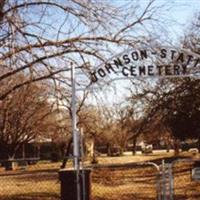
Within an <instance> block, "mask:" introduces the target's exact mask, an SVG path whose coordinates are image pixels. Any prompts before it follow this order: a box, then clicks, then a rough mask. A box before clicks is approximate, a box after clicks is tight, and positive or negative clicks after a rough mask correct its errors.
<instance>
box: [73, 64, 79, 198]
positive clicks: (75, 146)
mask: <svg viewBox="0 0 200 200" xmlns="http://www.w3.org/2000/svg"><path fill="white" fill-rule="evenodd" d="M75 73H76V72H75V67H74V65H73V64H71V78H72V102H71V104H72V105H71V109H72V134H73V158H74V159H73V161H74V170H75V171H76V184H77V200H80V178H79V170H80V169H79V168H80V165H79V137H78V130H77V116H76V76H75Z"/></svg>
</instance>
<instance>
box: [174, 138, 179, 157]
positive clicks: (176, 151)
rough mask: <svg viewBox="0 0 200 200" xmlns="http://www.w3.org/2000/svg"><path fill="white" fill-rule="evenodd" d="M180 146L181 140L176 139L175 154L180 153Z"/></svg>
mask: <svg viewBox="0 0 200 200" xmlns="http://www.w3.org/2000/svg"><path fill="white" fill-rule="evenodd" d="M179 148H180V142H179V140H177V139H176V140H175V141H174V155H175V156H178V155H179V153H180V152H179Z"/></svg>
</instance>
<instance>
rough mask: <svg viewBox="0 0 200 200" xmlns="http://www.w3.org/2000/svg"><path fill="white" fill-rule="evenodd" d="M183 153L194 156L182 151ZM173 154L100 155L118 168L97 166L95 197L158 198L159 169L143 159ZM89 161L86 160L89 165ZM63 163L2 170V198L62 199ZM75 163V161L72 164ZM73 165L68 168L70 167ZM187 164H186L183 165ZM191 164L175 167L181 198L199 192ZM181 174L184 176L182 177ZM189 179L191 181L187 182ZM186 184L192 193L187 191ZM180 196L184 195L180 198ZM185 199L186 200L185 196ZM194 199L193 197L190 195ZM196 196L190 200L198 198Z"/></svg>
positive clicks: (113, 199) (102, 161) (101, 199)
mask: <svg viewBox="0 0 200 200" xmlns="http://www.w3.org/2000/svg"><path fill="white" fill-rule="evenodd" d="M182 156H192V155H191V154H190V155H189V154H182ZM172 157H173V153H172V152H170V153H164V152H154V154H149V155H136V156H132V155H130V154H128V153H127V154H126V155H125V156H122V157H99V158H98V160H99V163H100V164H113V163H115V164H117V167H116V168H114V169H113V168H105V167H104V168H102V167H101V168H95V169H94V170H93V172H92V200H118V199H120V200H129V199H133V200H134V199H137V200H153V199H156V197H157V192H156V190H157V187H158V186H159V185H158V182H157V178H158V177H157V174H158V173H157V170H156V168H155V167H153V166H149V165H146V166H140V165H138V166H137V164H135V165H134V164H133V165H132V166H130V165H127V166H126V165H125V166H122V165H124V164H126V163H138V162H143V161H153V162H156V163H158V162H160V161H161V160H162V159H163V158H167V159H171V158H172ZM87 164H88V163H87V162H86V164H85V165H87ZM60 165H61V162H58V163H50V162H47V161H45V162H44V161H41V162H39V163H38V164H36V165H32V166H29V167H28V168H27V169H26V170H20V169H18V170H15V171H4V169H2V168H1V172H0V200H3V199H6V200H9V199H11V200H58V199H60V182H59V179H58V171H59V167H60ZM70 165H71V164H70ZM70 165H69V166H68V167H70ZM182 165H183V164H182ZM189 168H190V166H187V165H183V166H180V168H178V167H177V169H175V172H176V174H175V175H176V176H175V184H176V190H175V192H176V193H177V199H178V200H184V199H183V198H182V197H181V195H182V194H185V195H186V196H191V195H190V192H192V194H193V195H196V196H197V195H199V194H198V192H197V191H198V190H199V191H200V188H199V185H198V183H194V182H192V183H191V181H190V180H191V178H190V171H189V170H188V169H189ZM179 175H181V176H179ZM185 180H187V181H185ZM186 187H188V188H189V187H190V192H187V194H186V190H185V188H186ZM179 196H180V198H179ZM181 198H182V199H181ZM187 199H188V200H189V199H190V198H189V197H188V198H187ZM197 199H200V198H199V197H198V198H196V199H195V198H192V199H190V200H197Z"/></svg>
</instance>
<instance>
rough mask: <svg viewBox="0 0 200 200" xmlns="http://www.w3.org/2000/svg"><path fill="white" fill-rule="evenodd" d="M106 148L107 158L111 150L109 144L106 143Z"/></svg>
mask: <svg viewBox="0 0 200 200" xmlns="http://www.w3.org/2000/svg"><path fill="white" fill-rule="evenodd" d="M106 148H107V150H106V151H107V155H108V156H110V155H111V149H110V144H109V143H107V145H106Z"/></svg>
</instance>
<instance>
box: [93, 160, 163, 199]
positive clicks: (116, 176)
mask: <svg viewBox="0 0 200 200" xmlns="http://www.w3.org/2000/svg"><path fill="white" fill-rule="evenodd" d="M158 178H159V177H158V169H156V167H155V166H154V165H152V164H147V163H146V164H136V163H131V164H125V165H123V164H121V165H107V166H105V165H102V166H96V167H94V169H93V171H92V184H91V185H92V198H91V199H92V200H119V199H120V200H130V199H131V200H155V199H158V192H159V183H158Z"/></svg>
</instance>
